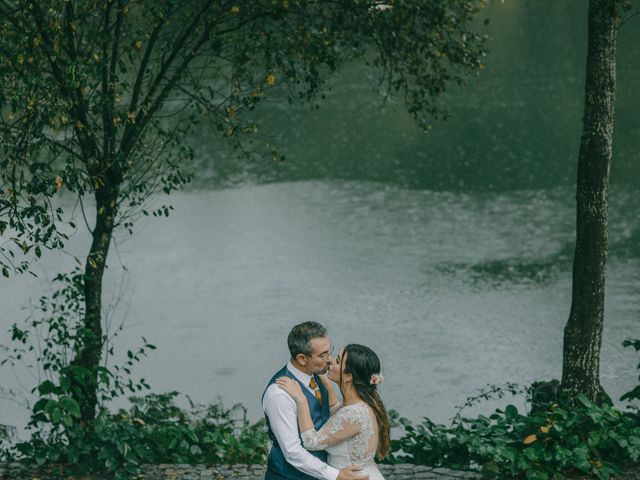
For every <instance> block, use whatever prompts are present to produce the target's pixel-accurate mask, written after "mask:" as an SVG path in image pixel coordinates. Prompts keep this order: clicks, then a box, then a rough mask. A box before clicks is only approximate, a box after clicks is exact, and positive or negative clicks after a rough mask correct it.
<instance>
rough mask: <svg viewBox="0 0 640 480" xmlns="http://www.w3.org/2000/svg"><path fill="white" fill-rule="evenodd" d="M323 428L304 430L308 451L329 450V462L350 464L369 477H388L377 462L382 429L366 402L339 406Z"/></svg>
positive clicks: (373, 479)
mask: <svg viewBox="0 0 640 480" xmlns="http://www.w3.org/2000/svg"><path fill="white" fill-rule="evenodd" d="M331 413H332V415H331V417H330V418H329V420H328V421H327V423H325V424H324V425H323V426H322V428H321V429H320V430H318V431H316V430H314V429H309V430H306V431H304V432H302V434H301V437H302V443H303V445H304V447H305V448H306V449H307V450H326V451H327V453H328V454H329V458H328V459H327V463H328V464H329V465H331V466H332V467H334V468H337V469H341V468H346V467H349V466H352V465H353V466H356V467H361V468H362V473H363V474H364V475H369V480H384V477H383V476H382V474H381V473H380V471H379V470H378V467H377V466H376V464H375V462H374V457H375V454H376V449H377V446H378V428H377V425H376V420H375V414H374V413H373V411H372V410H371V408H370V407H369V406H368V405H367V404H366V403H362V402H359V403H354V404H352V405H345V406H338V407H336V409H335V411H334V410H333V409H332V412H331Z"/></svg>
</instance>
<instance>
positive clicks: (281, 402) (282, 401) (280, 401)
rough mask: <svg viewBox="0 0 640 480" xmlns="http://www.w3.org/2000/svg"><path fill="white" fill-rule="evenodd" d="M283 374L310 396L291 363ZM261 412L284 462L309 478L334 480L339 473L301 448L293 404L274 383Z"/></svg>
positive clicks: (305, 378)
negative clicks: (288, 375) (276, 442)
mask: <svg viewBox="0 0 640 480" xmlns="http://www.w3.org/2000/svg"><path fill="white" fill-rule="evenodd" d="M287 370H289V372H291V373H292V374H293V376H294V377H296V378H297V379H298V380H300V382H301V383H302V384H303V385H304V386H305V387H307V390H309V391H310V392H311V393H313V390H312V389H311V387H309V380H311V377H310V376H309V375H307V374H306V373H303V372H301V371H300V370H298V369H297V368H296V367H294V366H293V364H292V363H291V362H289V363H287ZM262 409H263V410H264V413H266V414H267V417H269V425H270V426H271V431H272V432H273V434H274V435H275V436H276V439H277V440H278V444H279V445H280V448H281V449H282V453H283V454H284V458H285V459H286V460H287V462H289V463H290V464H291V465H293V466H294V467H295V468H297V469H298V470H300V471H301V472H303V473H306V474H307V475H311V476H312V477H316V478H320V479H324V480H336V478H338V474H339V473H340V472H339V471H338V470H337V469H335V468H333V467H331V466H329V465H327V464H326V463H324V462H323V461H322V460H320V459H318V458H316V457H314V456H313V455H311V454H310V453H309V452H308V451H307V450H305V449H304V447H303V446H302V443H301V442H300V436H299V434H298V409H297V407H296V402H295V400H294V399H293V398H291V396H289V394H288V393H287V392H285V391H284V390H283V389H282V388H280V387H279V386H278V385H276V384H275V383H274V384H273V385H269V388H267V391H266V392H265V393H264V398H263V399H262Z"/></svg>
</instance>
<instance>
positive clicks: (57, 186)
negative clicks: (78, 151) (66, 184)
mask: <svg viewBox="0 0 640 480" xmlns="http://www.w3.org/2000/svg"><path fill="white" fill-rule="evenodd" d="M55 183H56V190H60V189H61V188H62V178H60V177H56V181H55Z"/></svg>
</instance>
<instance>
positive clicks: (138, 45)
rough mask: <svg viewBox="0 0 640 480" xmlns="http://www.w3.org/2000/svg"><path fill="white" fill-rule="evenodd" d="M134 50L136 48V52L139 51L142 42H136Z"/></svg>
mask: <svg viewBox="0 0 640 480" xmlns="http://www.w3.org/2000/svg"><path fill="white" fill-rule="evenodd" d="M136 48H137V49H138V50H140V49H141V48H142V41H141V40H138V41H137V42H136Z"/></svg>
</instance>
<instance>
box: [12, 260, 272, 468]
mask: <svg viewBox="0 0 640 480" xmlns="http://www.w3.org/2000/svg"><path fill="white" fill-rule="evenodd" d="M83 278H84V277H83V275H82V274H81V273H80V272H79V271H74V272H72V273H71V274H59V275H58V276H56V277H55V279H54V280H53V285H54V287H55V289H54V291H53V293H52V294H51V296H49V297H47V296H45V297H42V298H41V299H40V301H39V304H38V314H37V315H34V316H32V318H29V319H28V320H27V321H26V323H25V325H22V326H18V325H13V327H12V329H11V335H12V341H13V346H12V347H11V348H7V347H5V352H6V355H5V358H4V359H3V360H2V365H5V364H11V365H14V366H15V365H20V364H22V365H25V364H27V365H33V366H34V367H33V368H34V369H35V370H36V372H34V377H35V378H40V379H41V381H40V383H39V384H38V385H37V386H36V387H35V388H34V389H33V390H32V392H31V393H33V394H35V395H36V397H37V400H36V401H35V403H34V404H33V407H32V414H31V420H30V422H29V425H28V429H29V431H30V432H31V438H30V440H29V441H26V442H20V443H17V444H16V445H14V446H13V447H10V444H11V443H12V438H11V437H10V435H9V434H10V433H11V431H10V430H9V429H8V428H4V429H2V428H0V447H1V448H0V451H1V452H2V453H1V454H0V459H3V460H8V459H13V460H16V459H17V460H20V461H21V462H23V463H25V464H31V465H36V466H39V467H43V466H47V465H51V464H62V465H64V467H65V468H66V469H67V470H69V471H70V472H79V473H90V472H108V473H110V474H114V475H115V476H116V478H131V475H133V474H135V473H137V472H138V471H139V468H140V465H141V464H143V463H260V462H264V461H265V460H266V454H267V436H266V430H265V428H264V425H263V423H262V422H258V423H250V422H248V421H247V419H246V411H245V409H244V408H243V407H242V406H240V405H235V406H234V407H232V408H231V409H229V410H226V409H225V408H224V407H223V406H222V405H220V404H215V405H210V406H207V407H204V406H198V405H193V404H192V405H191V407H190V409H189V410H185V409H182V408H180V407H179V406H178V405H177V404H176V399H177V395H178V394H177V393H176V392H171V393H168V394H163V395H156V394H149V395H146V396H143V397H138V396H134V397H131V398H130V401H131V404H132V406H131V407H130V408H129V409H128V410H120V411H118V412H117V413H116V414H112V413H110V412H109V411H108V410H107V408H106V407H105V405H106V404H107V403H108V402H110V401H112V400H115V399H116V398H120V397H122V396H123V395H124V394H130V393H134V394H136V393H138V392H140V391H142V390H145V389H148V388H149V385H148V384H147V383H146V382H145V381H144V379H141V380H139V381H137V382H136V381H134V380H133V379H132V370H133V367H134V366H135V364H136V363H137V362H139V361H140V360H141V359H142V357H144V356H146V355H147V353H148V351H149V350H152V349H154V348H155V347H154V346H153V345H151V344H149V343H148V342H146V340H145V342H144V344H143V345H142V346H141V347H140V348H139V349H138V350H136V351H127V352H126V356H125V359H124V361H123V362H122V363H121V364H115V365H109V364H108V362H107V359H109V358H111V357H113V355H114V351H113V342H112V341H113V337H112V338H104V339H103V341H102V348H103V353H104V355H103V358H104V362H103V364H102V365H101V366H100V367H99V368H98V385H97V386H96V389H97V392H98V399H99V405H100V409H99V413H98V415H97V416H96V418H95V419H94V420H93V421H92V422H91V424H87V423H86V422H84V421H83V420H82V418H81V411H80V405H79V404H78V402H77V401H76V400H75V399H74V388H82V387H83V386H84V385H85V384H86V382H92V381H93V380H92V377H91V375H90V372H88V371H87V370H86V369H84V368H82V367H80V366H78V365H76V364H74V363H73V350H74V348H77V346H78V341H80V342H81V341H82V338H83V336H84V334H83V332H82V330H83V328H84V326H83V323H82V316H83V313H84V304H83V302H82V298H83V297H82V290H83V287H84V285H83ZM121 329H122V327H121V328H120V329H119V330H118V331H116V332H115V335H117V334H118V333H119V332H120V331H121ZM109 363H111V362H109Z"/></svg>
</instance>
